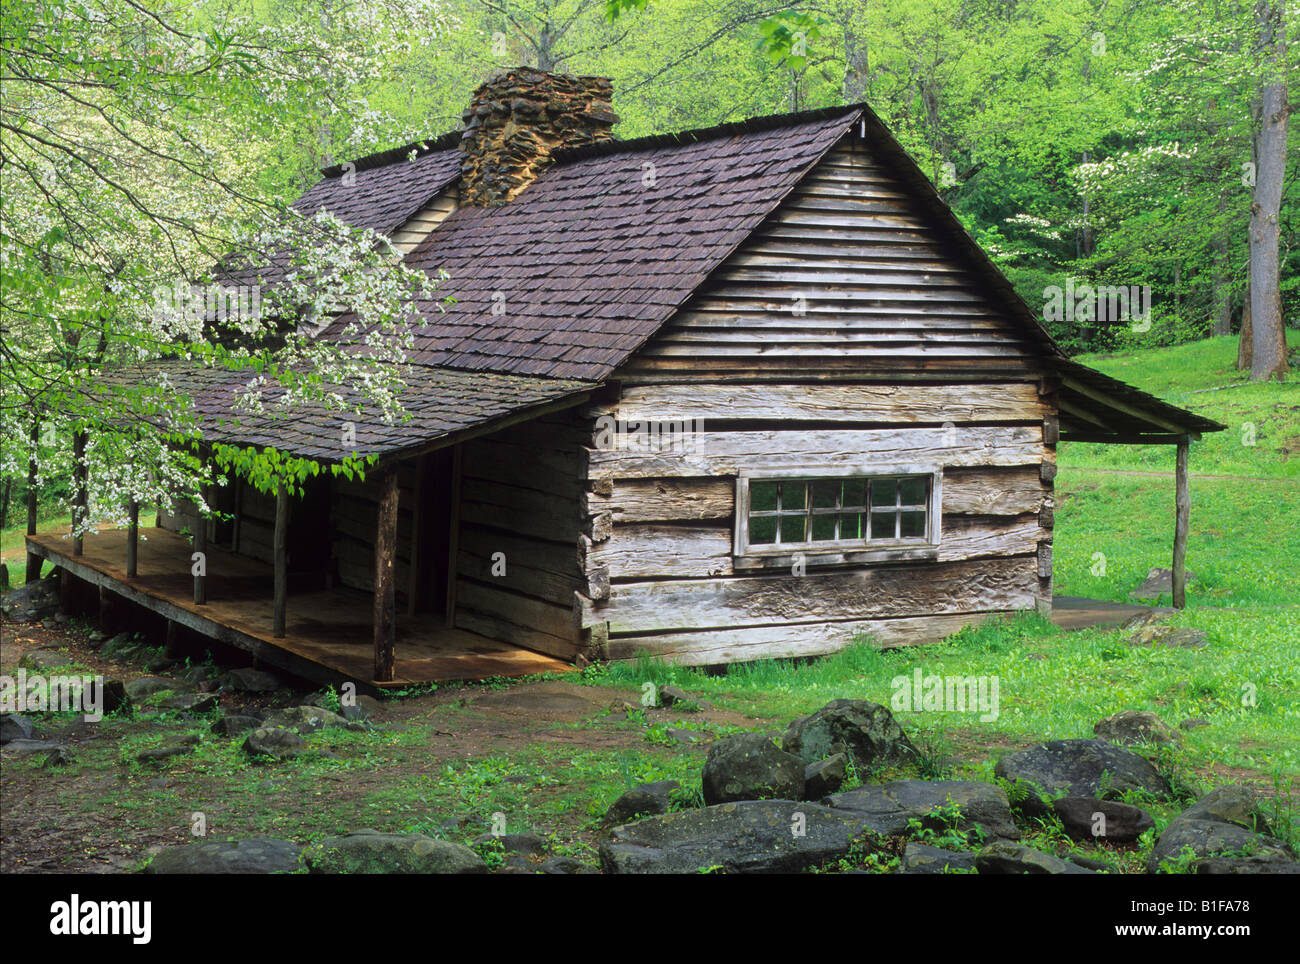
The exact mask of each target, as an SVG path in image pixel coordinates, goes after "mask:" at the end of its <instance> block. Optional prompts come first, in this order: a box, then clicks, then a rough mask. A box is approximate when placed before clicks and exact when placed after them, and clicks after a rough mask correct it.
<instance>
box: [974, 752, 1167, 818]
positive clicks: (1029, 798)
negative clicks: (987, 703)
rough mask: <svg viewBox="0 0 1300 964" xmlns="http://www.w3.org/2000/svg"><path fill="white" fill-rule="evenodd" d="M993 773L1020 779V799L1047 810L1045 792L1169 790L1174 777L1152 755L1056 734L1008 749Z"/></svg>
mask: <svg viewBox="0 0 1300 964" xmlns="http://www.w3.org/2000/svg"><path fill="white" fill-rule="evenodd" d="M993 774H994V776H996V777H998V778H999V779H1002V780H1007V781H1009V782H1010V783H1012V784H1013V785H1019V786H1017V787H1016V790H1017V791H1018V792H1016V793H1015V794H1014V795H1013V796H1014V799H1015V800H1016V802H1017V805H1018V806H1020V807H1022V808H1023V809H1025V810H1026V811H1027V812H1029V813H1034V814H1044V813H1046V812H1047V809H1048V808H1047V805H1046V804H1045V803H1043V801H1042V800H1041V799H1040V795H1042V794H1047V795H1050V796H1067V797H1101V798H1103V799H1107V800H1110V799H1114V798H1116V797H1118V796H1120V794H1122V793H1124V792H1126V791H1144V792H1147V793H1152V794H1155V795H1157V796H1168V794H1169V783H1168V781H1166V780H1165V778H1164V777H1162V776H1161V775H1160V773H1159V772H1158V771H1157V770H1156V768H1155V767H1154V766H1153V765H1152V764H1151V762H1150V761H1149V760H1147V759H1146V758H1145V757H1141V756H1138V755H1137V754H1136V753H1134V752H1133V751H1131V750H1125V749H1122V748H1120V747H1117V746H1115V745H1113V744H1111V743H1107V742H1106V741H1105V740H1099V739H1093V740H1055V741H1053V742H1051V743H1040V744H1039V745H1038V746H1033V747H1030V748H1029V749H1027V750H1021V751H1019V752H1017V753H1008V754H1007V755H1006V756H1004V757H1003V758H1002V759H1001V760H999V761H998V762H997V765H996V766H995V767H994V768H993ZM1035 790H1036V791H1037V792H1034V791H1035Z"/></svg>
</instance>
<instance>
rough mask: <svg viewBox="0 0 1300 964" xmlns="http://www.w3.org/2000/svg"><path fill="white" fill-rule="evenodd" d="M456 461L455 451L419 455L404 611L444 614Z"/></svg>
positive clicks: (454, 495)
mask: <svg viewBox="0 0 1300 964" xmlns="http://www.w3.org/2000/svg"><path fill="white" fill-rule="evenodd" d="M455 472H456V459H455V456H454V449H451V448H446V449H439V450H437V451H435V452H430V453H428V454H427V455H422V456H419V457H418V458H417V459H416V465H415V482H414V484H413V486H412V490H411V491H412V497H413V500H414V503H415V504H414V505H413V506H412V511H411V516H410V519H411V569H410V583H409V585H408V586H407V590H406V612H407V613H408V614H409V615H415V614H416V613H431V614H436V615H442V616H445V615H446V613H447V598H448V575H449V570H450V566H451V554H452V553H453V552H454V551H455V550H454V541H453V539H452V528H453V526H454V525H455V501H456V478H455Z"/></svg>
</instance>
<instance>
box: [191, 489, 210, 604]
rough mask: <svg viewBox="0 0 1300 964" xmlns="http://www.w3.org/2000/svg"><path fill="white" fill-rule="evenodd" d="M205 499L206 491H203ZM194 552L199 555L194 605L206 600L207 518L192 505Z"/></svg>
mask: <svg viewBox="0 0 1300 964" xmlns="http://www.w3.org/2000/svg"><path fill="white" fill-rule="evenodd" d="M204 497H205V501H206V493H204ZM194 552H195V554H196V555H199V556H200V557H201V559H200V560H199V563H200V566H199V571H198V572H196V573H195V574H194V605H196V606H203V605H205V604H206V603H207V601H208V577H207V571H208V520H207V519H205V518H204V517H203V513H202V512H200V511H199V507H198V504H197V503H195V505H194Z"/></svg>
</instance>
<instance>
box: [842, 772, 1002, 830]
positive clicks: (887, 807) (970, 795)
mask: <svg viewBox="0 0 1300 964" xmlns="http://www.w3.org/2000/svg"><path fill="white" fill-rule="evenodd" d="M825 803H826V804H827V805H829V806H831V807H834V808H835V809H837V810H849V811H852V812H854V813H856V814H858V815H859V816H861V817H862V818H863V820H865V821H866V824H867V826H868V827H870V828H871V829H872V830H873V831H875V832H876V833H878V834H880V835H882V836H886V837H903V836H908V835H909V834H911V833H912V832H913V830H912V828H911V826H910V822H911V821H912V820H913V819H915V820H919V821H920V822H921V825H922V826H923V827H925V828H928V829H933V830H947V829H950V828H951V829H953V830H957V831H964V832H971V831H974V830H977V829H978V830H979V831H981V832H982V833H983V834H984V835H985V836H986V837H999V838H1004V839H1007V840H1016V839H1019V837H1020V830H1019V829H1018V828H1017V827H1016V825H1015V822H1014V821H1013V819H1012V817H1011V807H1010V805H1009V804H1008V802H1007V795H1006V794H1005V793H1004V792H1003V791H1002V788H1001V787H997V786H994V785H993V784H991V783H975V782H967V781H963V780H896V781H894V782H893V783H886V784H884V785H881V786H876V785H867V786H861V787H858V789H856V790H849V791H848V792H846V793H836V794H833V795H831V796H829V797H827V798H826V800H825ZM953 806H956V807H957V808H958V809H959V810H960V816H959V817H958V818H957V819H956V821H955V823H954V822H951V821H948V820H946V819H944V818H942V817H938V816H934V812H935V811H936V810H937V809H939V808H949V807H953Z"/></svg>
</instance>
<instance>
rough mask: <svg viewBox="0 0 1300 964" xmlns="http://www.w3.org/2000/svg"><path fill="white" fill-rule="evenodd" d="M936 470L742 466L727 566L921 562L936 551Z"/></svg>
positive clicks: (939, 475)
mask: <svg viewBox="0 0 1300 964" xmlns="http://www.w3.org/2000/svg"><path fill="white" fill-rule="evenodd" d="M942 490H943V470H942V468H941V467H940V466H937V465H917V464H897V465H873V466H869V467H868V466H858V467H844V468H841V467H836V468H825V467H823V468H818V467H815V466H792V467H789V468H778V469H742V470H741V471H740V472H739V474H738V475H737V478H736V532H735V546H734V554H735V562H736V565H737V566H738V567H740V568H754V567H769V566H772V567H775V566H786V565H789V564H791V562H792V561H793V560H794V559H795V557H803V558H804V559H806V560H807V561H808V562H810V563H813V564H828V563H835V562H845V563H854V562H877V561H888V560H892V559H898V560H907V559H928V558H934V556H935V555H936V554H937V551H938V546H939V538H940V518H941V507H942V505H943V492H942Z"/></svg>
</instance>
